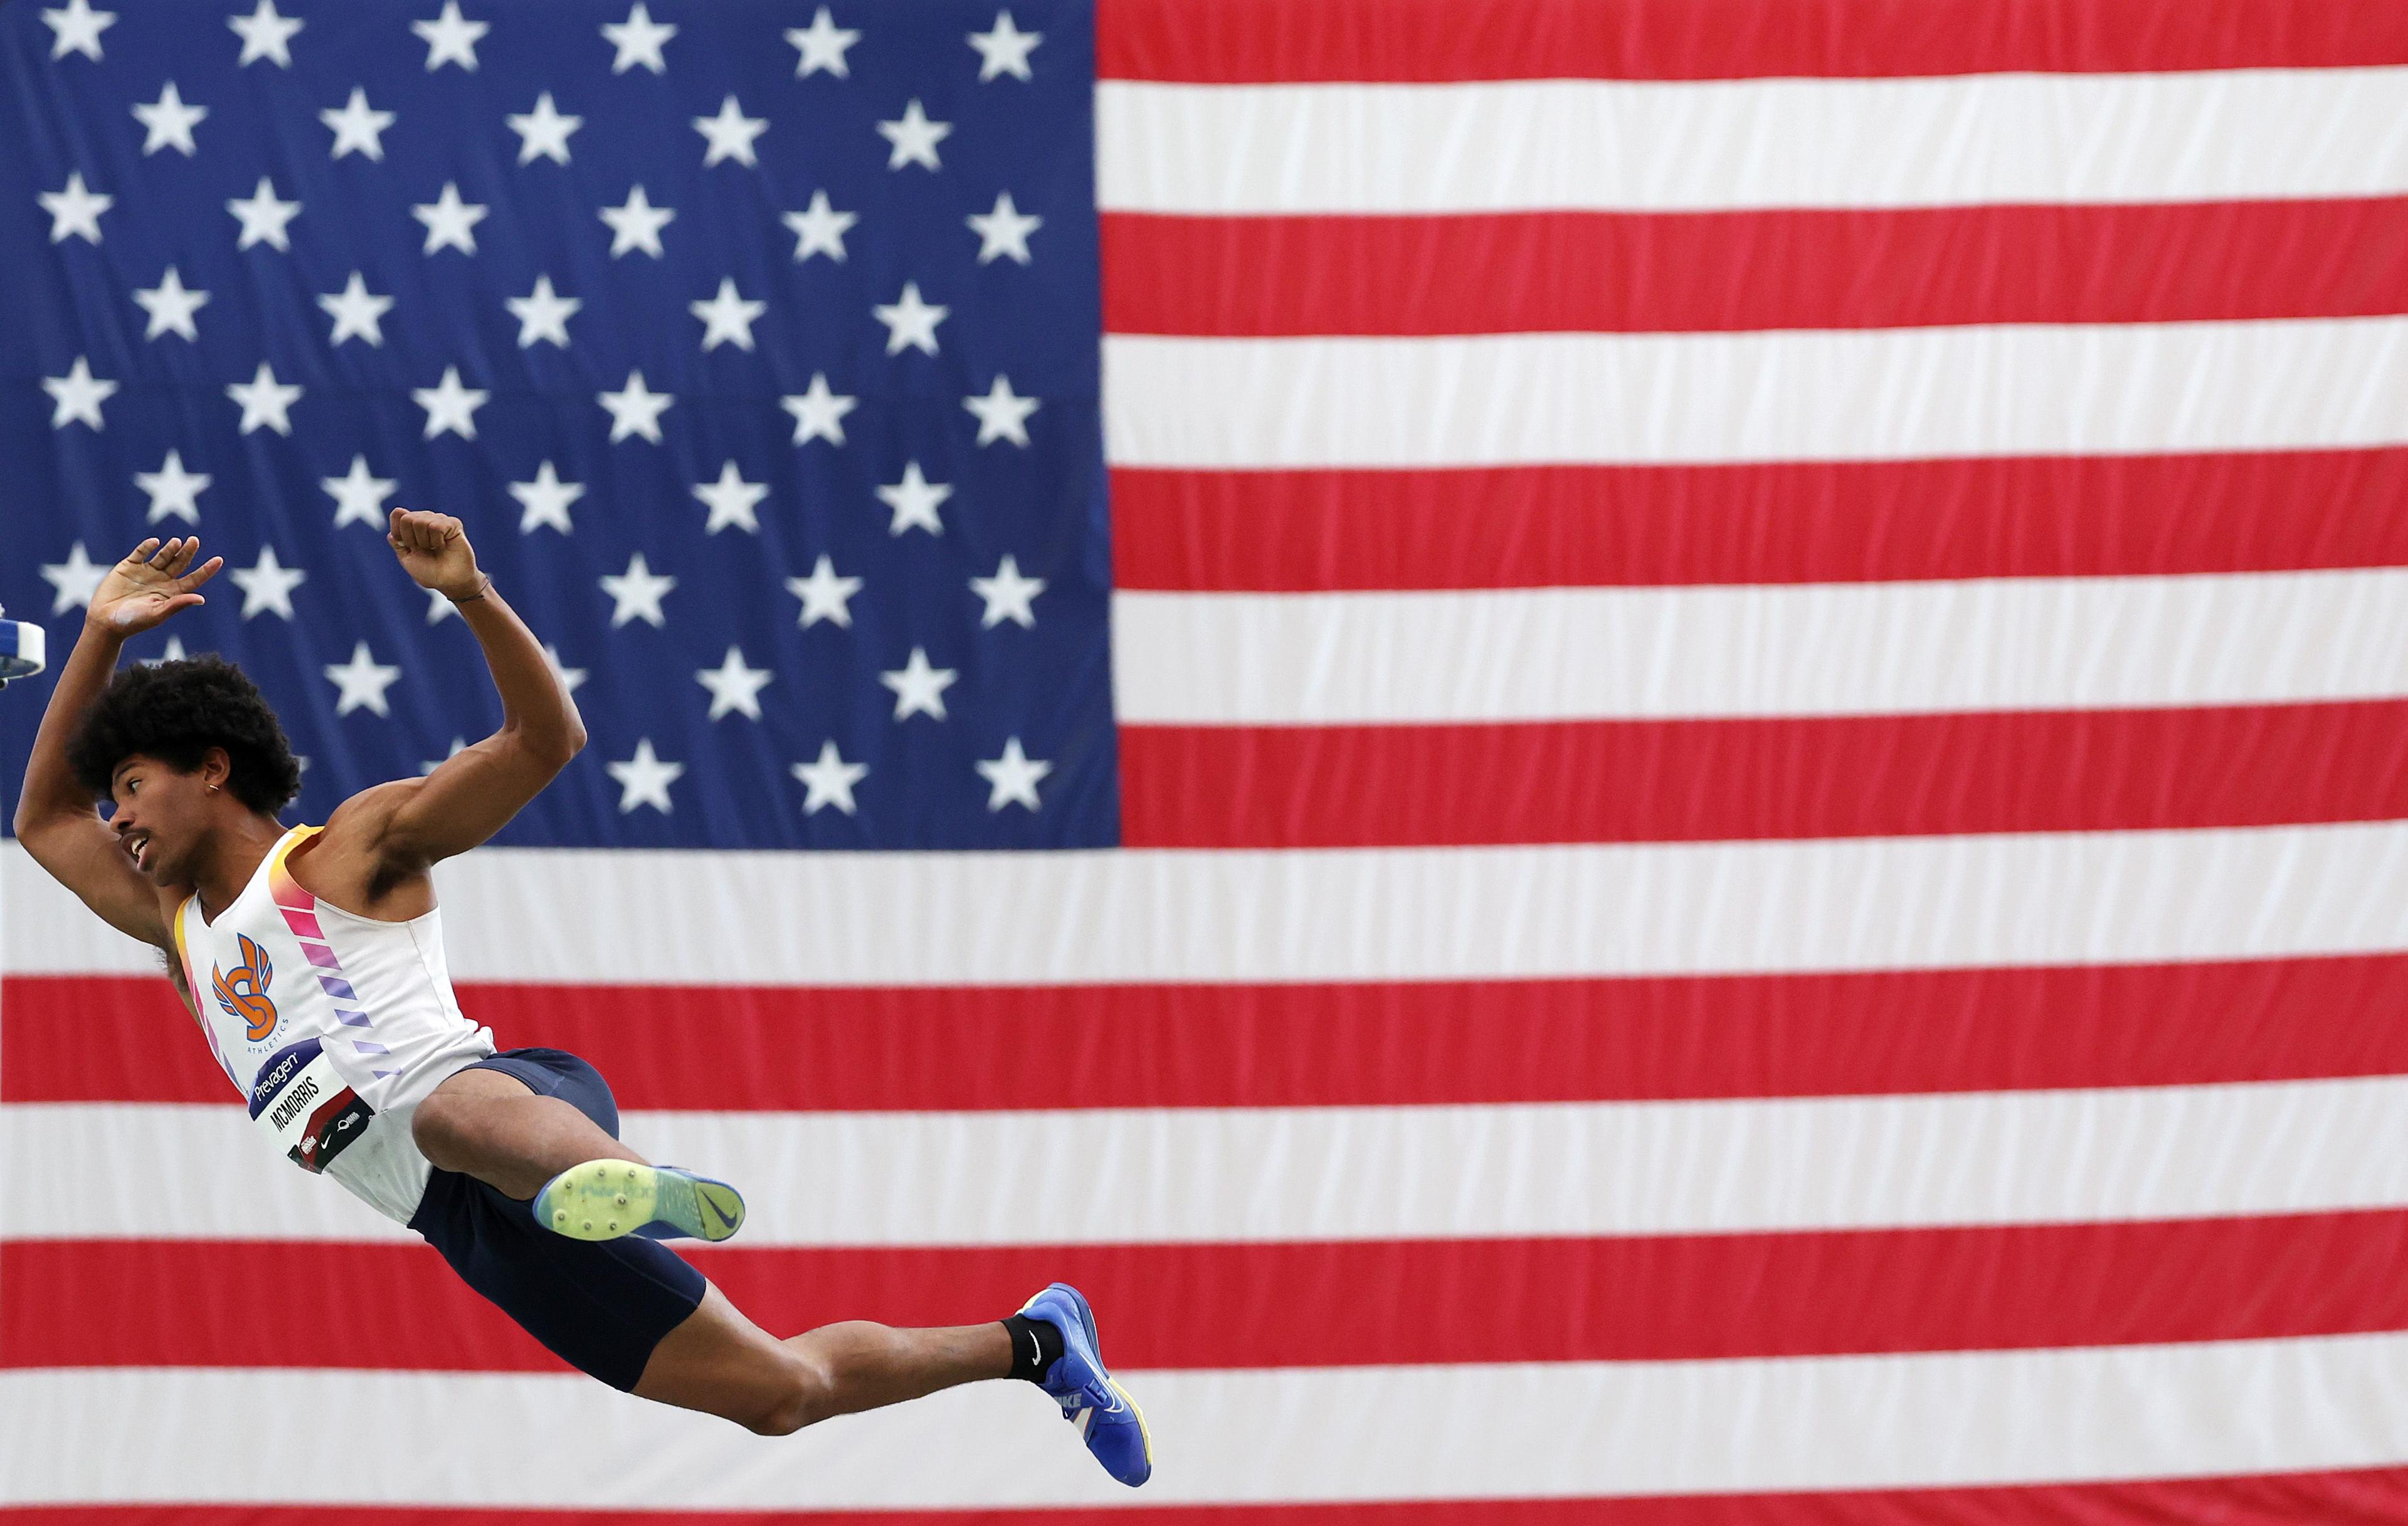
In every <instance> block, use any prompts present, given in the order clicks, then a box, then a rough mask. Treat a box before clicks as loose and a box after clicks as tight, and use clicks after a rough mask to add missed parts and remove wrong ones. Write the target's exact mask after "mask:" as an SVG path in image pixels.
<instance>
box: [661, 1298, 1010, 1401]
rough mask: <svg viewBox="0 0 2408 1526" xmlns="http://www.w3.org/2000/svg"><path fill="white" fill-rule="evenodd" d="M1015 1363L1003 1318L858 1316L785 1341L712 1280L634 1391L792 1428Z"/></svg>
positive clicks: (1004, 1372) (1000, 1373) (996, 1372)
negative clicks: (946, 1320)
mask: <svg viewBox="0 0 2408 1526" xmlns="http://www.w3.org/2000/svg"><path fill="white" fill-rule="evenodd" d="M1011 1370H1012V1353H1011V1337H1010V1336H1009V1335H1007V1334H1006V1333H1004V1327H1003V1326H1002V1325H1000V1324H983V1325H958V1326H953V1327H951V1328H946V1329H934V1330H897V1329H895V1328H893V1327H892V1326H888V1325H881V1324H871V1323H869V1322H867V1320H852V1321H848V1322H846V1323H844V1324H834V1325H823V1326H822V1327H821V1328H819V1329H817V1330H811V1331H806V1332H804V1333H802V1334H799V1335H796V1336H794V1337H792V1338H790V1339H787V1340H782V1341H781V1340H780V1339H778V1338H777V1337H776V1336H774V1335H771V1334H770V1333H768V1332H767V1331H766V1330H763V1329H762V1328H761V1327H760V1326H759V1325H756V1324H754V1323H753V1321H752V1320H750V1319H746V1318H745V1317H744V1315H743V1313H742V1311H740V1310H738V1308H737V1307H736V1305H734V1304H731V1303H729V1302H728V1301H727V1296H726V1294H724V1293H723V1292H721V1291H719V1290H718V1289H717V1288H716V1287H711V1288H707V1289H706V1290H705V1291H704V1292H703V1296H702V1304H701V1305H700V1306H699V1307H697V1308H696V1309H695V1311H694V1313H693V1314H692V1315H691V1316H689V1317H688V1318H687V1319H686V1321H685V1322H684V1323H683V1324H681V1325H679V1326H678V1327H677V1328H676V1329H675V1330H672V1331H670V1332H669V1333H667V1335H665V1336H663V1337H662V1339H661V1343H660V1345H658V1346H656V1347H654V1348H652V1361H651V1362H649V1363H648V1364H647V1365H646V1366H645V1368H644V1376H643V1378H642V1380H641V1381H640V1382H638V1384H637V1385H636V1392H637V1393H638V1395H640V1396H641V1397H643V1398H646V1399H653V1400H657V1401H659V1402H660V1403H662V1404H665V1405H679V1406H680V1407H681V1408H685V1409H699V1410H702V1411H703V1412H705V1413H706V1414H711V1415H718V1416H721V1417H724V1419H731V1420H734V1421H735V1422H736V1423H737V1424H738V1425H741V1426H744V1427H745V1428H747V1429H748V1430H752V1431H756V1432H758V1433H761V1434H763V1435H786V1434H789V1433H793V1432H796V1431H799V1430H801V1429H802V1428H803V1427H804V1426H806V1425H810V1424H813V1423H815V1422H816V1421H819V1420H824V1419H830V1418H831V1417H833V1416H837V1415H851V1414H855V1413H857V1412H859V1411H861V1410H865V1409H877V1408H879V1407H881V1406H882V1405H893V1404H900V1403H902V1402H903V1401H904V1400H906V1399H917V1398H920V1397H921V1396H923V1395H925V1394H930V1393H935V1392H937V1391H939V1390H941V1389H950V1388H956V1387H959V1386H960V1385H962V1384H964V1383H972V1382H976V1381H978V1380H980V1379H981V1378H988V1377H1007V1376H1011Z"/></svg>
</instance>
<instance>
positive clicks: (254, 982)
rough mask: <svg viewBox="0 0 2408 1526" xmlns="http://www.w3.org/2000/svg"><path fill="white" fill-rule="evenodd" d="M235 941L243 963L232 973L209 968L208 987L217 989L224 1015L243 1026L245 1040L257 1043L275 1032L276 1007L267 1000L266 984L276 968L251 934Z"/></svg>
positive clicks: (241, 936) (273, 976) (274, 975)
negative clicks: (252, 940)
mask: <svg viewBox="0 0 2408 1526" xmlns="http://www.w3.org/2000/svg"><path fill="white" fill-rule="evenodd" d="M235 941H236V944H237V945H239V946H240V948H241V949H242V963H239V964H237V965H236V966H235V967H234V968H233V969H231V970H221V969H219V968H218V967H217V966H216V965H214V964H212V965H211V966H209V984H210V985H212V986H214V987H215V988H216V989H217V993H218V1005H220V1006H222V1007H223V1008H225V1015H226V1016H227V1017H229V1018H232V1019H234V1020H236V1021H237V1022H240V1023H242V1024H244V1029H243V1036H244V1037H245V1038H249V1039H251V1040H253V1041H257V1040H259V1039H263V1038H265V1037H266V1036H267V1035H268V1034H272V1033H274V1032H276V1004H275V1003H274V1002H272V1001H269V1000H268V999H267V983H268V982H269V981H270V980H272V979H274V978H275V977H276V966H274V965H273V964H270V963H268V962H267V950H266V949H265V948H261V947H260V946H259V945H258V944H256V943H253V942H251V937H250V935H249V934H236V938H235Z"/></svg>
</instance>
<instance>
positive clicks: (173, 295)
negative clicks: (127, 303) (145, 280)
mask: <svg viewBox="0 0 2408 1526" xmlns="http://www.w3.org/2000/svg"><path fill="white" fill-rule="evenodd" d="M134 300H135V302H136V305H138V306H139V307H141V309H142V310H143V311H144V312H146V313H149V314H150V323H149V324H148V325H146V326H145V327H144V328H143V330H142V337H144V338H145V339H156V338H157V337H159V335H163V334H173V335H178V336H179V337H181V338H186V339H197V338H199V337H200V336H201V331H200V330H199V329H198V328H197V327H195V326H194V325H193V314H194V313H196V312H198V311H200V309H201V307H203V306H204V305H205V304H207V303H208V300H209V294H208V292H195V291H193V290H191V289H190V288H188V287H186V286H185V285H184V278H183V277H181V276H179V275H178V274H176V267H175V266H174V265H169V266H168V267H167V273H166V274H165V275H164V276H162V277H160V278H159V284H158V285H156V286H151V287H137V288H136V289H135V292H134Z"/></svg>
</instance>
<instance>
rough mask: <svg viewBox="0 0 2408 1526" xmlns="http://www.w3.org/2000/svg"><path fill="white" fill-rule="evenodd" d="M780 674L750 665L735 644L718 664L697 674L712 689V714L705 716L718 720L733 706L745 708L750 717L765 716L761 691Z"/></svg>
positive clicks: (738, 708) (696, 677)
mask: <svg viewBox="0 0 2408 1526" xmlns="http://www.w3.org/2000/svg"><path fill="white" fill-rule="evenodd" d="M773 677H777V675H775V674H773V673H771V672H770V671H769V670H768V669H767V668H766V667H747V666H745V665H744V654H743V653H742V652H740V651H738V650H737V649H735V648H734V647H730V648H728V649H727V656H726V659H725V660H724V661H723V662H722V663H720V664H719V665H718V666H717V667H706V668H702V669H699V670H697V671H696V672H695V680H696V681H698V682H699V683H700V684H701V685H702V686H703V687H704V688H705V689H708V690H710V715H709V716H707V717H705V718H704V719H706V720H718V719H719V718H720V717H721V716H724V715H725V714H726V713H727V712H728V711H730V710H741V711H743V712H744V714H745V717H746V718H747V719H748V720H760V719H761V691H762V690H764V689H766V688H767V687H768V684H769V680H770V679H771V678H773Z"/></svg>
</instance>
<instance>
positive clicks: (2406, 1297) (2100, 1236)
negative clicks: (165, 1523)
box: [0, 1211, 2408, 1371]
mask: <svg viewBox="0 0 2408 1526" xmlns="http://www.w3.org/2000/svg"><path fill="white" fill-rule="evenodd" d="M691 1255H692V1259H693V1260H694V1262H695V1264H696V1265H697V1266H699V1267H701V1268H702V1270H703V1271H704V1273H705V1274H706V1275H708V1276H710V1278H711V1279H712V1280H713V1281H714V1282H717V1283H718V1284H719V1285H720V1287H721V1288H722V1289H724V1291H726V1293H727V1295H728V1296H729V1297H730V1298H731V1299H733V1300H734V1301H735V1302H736V1304H737V1305H738V1306H739V1307H741V1308H743V1309H744V1310H745V1311H746V1312H747V1313H748V1314H750V1315H751V1316H752V1317H753V1319H754V1320H756V1321H757V1322H759V1323H760V1324H762V1325H763V1326H764V1327H766V1328H767V1329H769V1330H771V1331H773V1332H777V1333H792V1332H795V1331H798V1330H805V1329H809V1328H811V1327H813V1326H816V1325H820V1324H826V1323H830V1322H833V1321H835V1320H838V1319H878V1320H881V1321H882V1322H885V1323H888V1324H896V1325H944V1324H971V1323H976V1322H979V1321H982V1320H986V1319H999V1318H1001V1317H1002V1315H1003V1314H1005V1313H1008V1312H1010V1311H1011V1309H1013V1308H1015V1307H1017V1306H1018V1305H1020V1304H1021V1303H1022V1302H1023V1301H1024V1300H1025V1299H1026V1298H1027V1296H1028V1293H1029V1291H1030V1290H1031V1289H1034V1288H1039V1287H1042V1286H1044V1285H1045V1283H1046V1282H1047V1281H1049V1280H1052V1279H1054V1278H1063V1279H1067V1280H1069V1281H1072V1282H1075V1283H1077V1284H1078V1285H1079V1286H1080V1287H1081V1288H1082V1290H1084V1291H1086V1293H1087V1294H1088V1296H1089V1297H1091V1298H1093V1299H1094V1300H1095V1301H1096V1304H1097V1307H1099V1308H1101V1309H1103V1310H1104V1311H1105V1314H1106V1316H1107V1318H1108V1319H1109V1320H1110V1328H1111V1337H1112V1355H1113V1361H1114V1362H1116V1363H1117V1364H1119V1365H1121V1366H1124V1367H1127V1368H1133V1369H1161V1368H1208V1367H1328V1366H1363V1365H1383V1364H1390V1363H1402V1364H1415V1363H1427V1362H1623V1361H1632V1362H1636V1361H1681V1360H1690V1359H1703V1358H1723V1357H1791V1356H1817V1355H1835V1354H1842V1353H1850V1352H1856V1353H1863V1352H1899V1351H1955V1350H2004V1349H2013V1348H2040V1347H2087V1346H2123V1345H2136V1344H2157V1343H2164V1342H2177V1341H2212V1340H2242V1339H2257V1338H2261V1337H2262V1338H2272V1337H2280V1336H2304V1335H2331V1334H2346V1333H2364V1332H2371V1331H2389V1330H2401V1329H2408V1278H2403V1277H2401V1276H2400V1275H2399V1267H2400V1264H2401V1259H2402V1257H2403V1256H2408V1211H2383V1212H2365V1213H2337V1214H2313V1215H2298V1216H2285V1217H2279V1218H2266V1219H2188V1220H2181V1221H2174V1222H2157V1223H2123V1224H2052V1225H2020V1226H2009V1227H2005V1228H1986V1227H1985V1228H1977V1229H1916V1230H1884V1231H1855V1232H1829V1233H1806V1234H1729V1235H1663V1236H1643V1237H1635V1238H1616V1239H1557V1240H1421V1241H1382V1242H1369V1243H1355V1242H1340V1243H1322V1244H1305V1245H1298V1244H1270V1245H1158V1246H1070V1247H1058V1248H1047V1247H1020V1246H1013V1247H1003V1248H968V1249H959V1248H946V1249H925V1250H923V1249H908V1250H907V1249H892V1248H881V1249H764V1250H735V1249H729V1248H718V1249H710V1250H697V1251H694V1252H691ZM2169 1269H2172V1270H2173V1271H2174V1272H2176V1273H2178V1274H2179V1275H2171V1276H2170V1275H2168V1274H2169ZM265 1287H273V1288H274V1289H275V1290H276V1342H275V1352H274V1356H275V1362H276V1364H277V1365H279V1366H291V1367H359V1368H409V1369H418V1370H441V1371H549V1370H554V1369H556V1368H557V1367H558V1366H559V1363H558V1362H555V1361H554V1360H553V1359H552V1357H550V1356H549V1355H548V1354H546V1353H545V1352H544V1351H542V1350H541V1349H540V1348H538V1347H537V1346H536V1344H535V1343H534V1342H533V1341H532V1340H531V1339H529V1338H528V1337H527V1336H526V1335H525V1334H524V1333H522V1332H521V1331H520V1330H519V1329H518V1328H517V1327H516V1326H515V1325H512V1324H511V1323H510V1322H509V1320H508V1319H505V1318H504V1317H503V1316H502V1315H501V1313H500V1311H498V1310H497V1309H495V1308H494V1307H493V1306H492V1305H488V1304H486V1303H484V1302H483V1301H482V1300H480V1298H478V1297H477V1296H476V1295H475V1294H474V1293H472V1292H470V1291H468V1290H467V1287H466V1284H464V1283H462V1282H460V1281H459V1280H458V1279H457V1278H456V1277H454V1276H452V1272H451V1269H450V1268H449V1267H447V1266H445V1265H444V1264H443V1262H441V1261H440V1260H439V1259H438V1258H437V1256H436V1255H435V1253H434V1251H433V1250H431V1249H429V1248H424V1247H419V1246H393V1245H328V1244H312V1243H277V1242H265V1241H233V1242H229V1241H189V1240H188V1241H173V1240H166V1241H151V1240H145V1241H131V1242H127V1241H106V1240H81V1241H28V1242H18V1243H13V1244H8V1245H6V1246H0V1290H5V1297H0V1353H6V1355H5V1356H0V1363H5V1364H6V1365H8V1366H16V1367H91V1366H108V1367H113V1366H168V1367H186V1366H199V1367H215V1366H250V1365H255V1364H256V1363H257V1362H259V1361H260V1360H261V1353H260V1348H259V1342H258V1335H259V1332H258V1331H257V1330H256V1329H255V1328H252V1327H251V1326H248V1325H246V1324H245V1322H244V1321H241V1320H236V1319H194V1318H193V1310H194V1309H212V1308H217V1309H222V1308H234V1307H237V1306H241V1305H244V1304H245V1303H246V1302H247V1301H249V1300H251V1299H253V1298H255V1297H256V1295H257V1292H258V1290H260V1289H261V1288H265ZM366 1291H372V1293H366ZM364 1295H367V1296H372V1300H373V1303H374V1306H375V1307H376V1308H377V1310H378V1313H379V1317H378V1318H377V1319H373V1320H366V1321H363V1320H362V1319H360V1318H359V1309H360V1307H361V1306H362V1305H361V1302H360V1301H361V1299H362V1297H363V1296H364Z"/></svg>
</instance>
